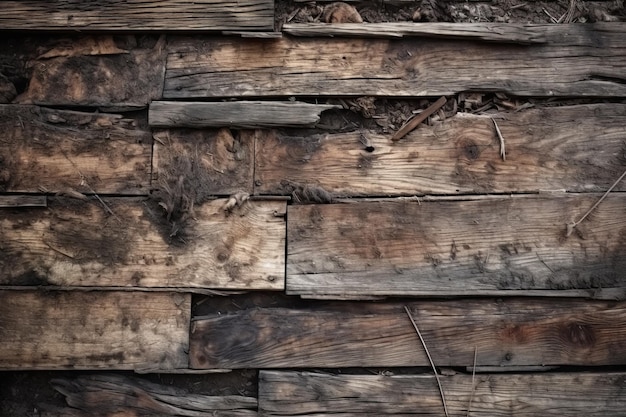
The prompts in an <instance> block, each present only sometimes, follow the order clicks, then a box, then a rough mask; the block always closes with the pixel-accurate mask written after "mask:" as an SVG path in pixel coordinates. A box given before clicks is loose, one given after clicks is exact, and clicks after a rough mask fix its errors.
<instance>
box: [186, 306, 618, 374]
mask: <svg viewBox="0 0 626 417" xmlns="http://www.w3.org/2000/svg"><path fill="white" fill-rule="evenodd" d="M408 306H409V308H410V311H411V313H412V315H413V317H414V319H415V321H416V322H417V324H418V326H419V329H420V331H421V333H422V336H423V337H424V340H425V343H426V345H427V346H428V350H429V351H430V354H431V355H432V357H433V360H434V362H435V364H436V365H437V366H472V365H473V363H474V348H475V347H477V348H478V355H477V360H476V365H477V366H484V365H502V366H507V365H616V364H624V363H626V303H624V302H597V301H587V300H561V299H550V300H542V299H504V300H490V299H467V300H458V301H439V302H436V301H423V302H411V303H409V304H408ZM233 329H237V331H233ZM190 337H191V338H190V353H189V355H190V359H189V360H190V366H191V368H227V369H234V368H317V367H321V368H342V367H393V366H429V363H428V360H427V359H426V355H425V354H424V349H423V348H422V345H421V344H420V341H419V339H418V337H417V335H416V333H415V330H414V328H413V326H412V325H411V322H410V321H409V318H408V317H407V314H406V312H405V310H404V306H403V305H402V304H380V303H363V302H361V303H348V302H343V303H334V304H317V305H315V306H312V307H311V308H302V309H283V308H256V309H249V310H241V311H238V312H235V313H233V314H228V315H224V314H221V315H220V314H213V315H211V316H207V317H201V318H198V319H197V320H196V321H193V323H192V330H191V336H190Z"/></svg>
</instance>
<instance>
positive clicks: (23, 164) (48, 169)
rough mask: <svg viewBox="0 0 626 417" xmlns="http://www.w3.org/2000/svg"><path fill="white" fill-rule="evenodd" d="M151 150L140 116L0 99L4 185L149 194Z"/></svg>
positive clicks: (3, 187)
mask: <svg viewBox="0 0 626 417" xmlns="http://www.w3.org/2000/svg"><path fill="white" fill-rule="evenodd" d="M151 152H152V136H151V134H150V130H149V129H148V126H147V125H146V121H145V120H142V119H141V118H140V117H137V116H121V115H115V114H105V113H97V112H96V113H86V112H78V111H70V110H56V109H48V108H43V107H38V106H30V105H14V104H10V105H0V161H1V163H0V191H5V192H6V191H9V192H31V193H37V192H48V193H67V194H69V193H76V192H81V193H94V192H96V193H118V194H147V193H148V192H149V186H150V170H151V160H150V158H151Z"/></svg>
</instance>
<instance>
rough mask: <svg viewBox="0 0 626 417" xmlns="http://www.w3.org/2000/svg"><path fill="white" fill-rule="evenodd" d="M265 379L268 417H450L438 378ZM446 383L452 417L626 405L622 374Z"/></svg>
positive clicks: (263, 403) (619, 410)
mask: <svg viewBox="0 0 626 417" xmlns="http://www.w3.org/2000/svg"><path fill="white" fill-rule="evenodd" d="M259 379H260V381H259V415H261V416H292V415H301V416H329V415H333V416H341V417H350V416H372V417H373V416H407V417H408V416H415V415H420V416H442V415H443V411H442V410H443V408H442V405H441V398H440V397H439V393H438V392H437V383H436V381H435V378H434V376H432V375H402V376H382V375H329V374H318V373H308V372H279V371H261V372H260V375H259ZM440 379H441V385H442V386H443V390H444V393H445V397H446V404H447V407H448V411H449V413H450V415H451V416H465V415H471V416H483V417H487V416H489V417H500V416H512V415H514V416H516V417H534V416H538V415H541V416H559V417H560V416H572V417H573V416H581V415H585V416H621V415H622V414H623V410H624V407H625V406H626V400H625V398H624V395H622V393H623V390H624V389H625V388H626V382H625V381H626V374H624V373H619V372H609V373H595V372H594V373H560V374H551V375H550V374H517V375H479V376H477V378H476V380H475V383H474V388H472V376H471V375H453V376H440ZM473 389H474V392H473V398H472V401H471V408H470V410H469V412H468V405H469V403H470V396H471V395H472V391H473ZM470 412H471V413H470Z"/></svg>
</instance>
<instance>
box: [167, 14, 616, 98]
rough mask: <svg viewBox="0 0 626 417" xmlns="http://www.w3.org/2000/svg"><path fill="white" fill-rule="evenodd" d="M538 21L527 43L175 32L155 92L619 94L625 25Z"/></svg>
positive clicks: (214, 94)
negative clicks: (535, 36) (539, 33)
mask: <svg viewBox="0 0 626 417" xmlns="http://www.w3.org/2000/svg"><path fill="white" fill-rule="evenodd" d="M543 28H544V31H545V36H546V40H547V43H546V44H540V45H531V46H526V45H510V44H494V43H490V42H483V43H481V42H475V41H465V40H440V39H427V40H423V41H422V40H420V39H416V38H412V39H399V40H388V39H346V38H332V39H327V38H323V39H308V38H289V37H284V38H282V39H276V40H258V39H247V40H245V39H229V38H203V39H202V40H200V39H198V38H177V39H173V40H172V42H171V43H169V44H168V59H167V67H166V74H165V88H164V92H163V96H164V97H165V98H167V99H170V98H197V97H229V96H232V97H246V96H402V97H415V96H440V95H449V94H454V93H458V92H461V91H503V92H507V93H511V94H514V95H521V96H550V97H552V96H574V95H577V96H589V97H598V96H606V97H624V96H626V85H625V83H624V80H625V79H624V72H625V70H626V52H625V51H626V48H624V45H625V44H626V36H625V35H626V24H625V23H604V24H602V23H596V24H590V25H573V24H572V25H545V26H543ZM243 73H245V78H242V77H241V74H243Z"/></svg>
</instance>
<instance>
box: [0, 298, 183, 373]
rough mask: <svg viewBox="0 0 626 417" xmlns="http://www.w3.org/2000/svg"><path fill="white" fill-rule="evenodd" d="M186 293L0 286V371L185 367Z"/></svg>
mask: <svg viewBox="0 0 626 417" xmlns="http://www.w3.org/2000/svg"><path fill="white" fill-rule="evenodd" d="M190 314H191V296H190V295H189V294H176V293H142V292H116V291H111V292H109V291H98V292H82V291H79V292H54V291H49V292H40V291H0V317H2V321H1V326H0V338H1V339H2V343H1V344H0V369H21V370H27V369H141V368H146V367H147V368H152V369H155V370H158V369H159V368H163V369H173V368H186V367H187V354H186V352H187V348H188V329H189V317H190Z"/></svg>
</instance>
